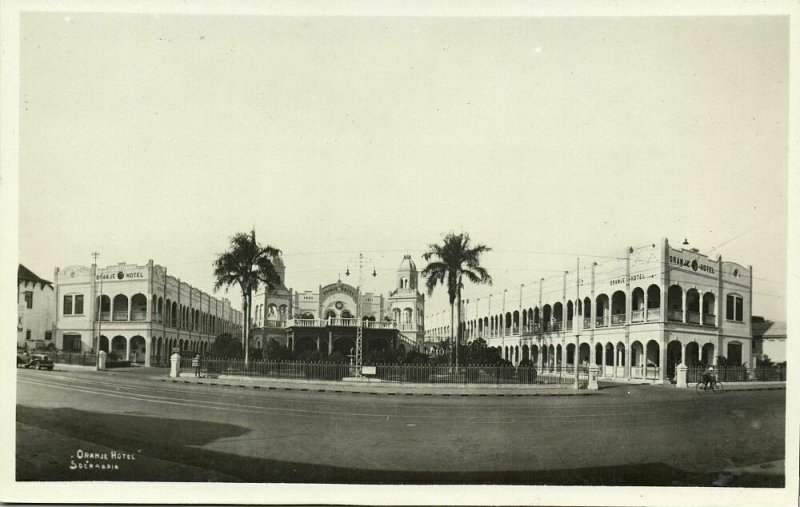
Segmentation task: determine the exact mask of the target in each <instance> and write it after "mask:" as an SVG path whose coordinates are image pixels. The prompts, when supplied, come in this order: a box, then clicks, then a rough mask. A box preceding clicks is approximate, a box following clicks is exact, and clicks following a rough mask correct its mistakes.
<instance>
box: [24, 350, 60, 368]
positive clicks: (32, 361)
mask: <svg viewBox="0 0 800 507" xmlns="http://www.w3.org/2000/svg"><path fill="white" fill-rule="evenodd" d="M20 366H21V367H23V368H36V369H37V370H42V369H47V370H51V371H52V370H53V360H52V359H50V357H49V356H48V355H47V354H37V353H31V352H17V368H19V367H20Z"/></svg>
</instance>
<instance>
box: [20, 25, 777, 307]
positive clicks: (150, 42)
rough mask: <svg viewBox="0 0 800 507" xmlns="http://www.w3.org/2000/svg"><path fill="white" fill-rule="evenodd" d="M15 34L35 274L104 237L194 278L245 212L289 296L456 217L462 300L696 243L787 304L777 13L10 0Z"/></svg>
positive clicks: (440, 300)
mask: <svg viewBox="0 0 800 507" xmlns="http://www.w3.org/2000/svg"><path fill="white" fill-rule="evenodd" d="M20 35H21V46H20V72H21V73H20V90H21V100H20V133H21V137H20V140H21V144H20V173H19V185H20V188H19V191H20V201H19V202H20V204H19V213H20V214H19V225H20V228H19V234H20V238H19V239H20V262H22V263H23V264H25V265H26V266H27V267H29V268H30V269H32V270H33V271H34V272H36V273H37V274H39V275H40V276H42V277H44V278H48V279H51V278H52V276H53V268H54V267H55V266H61V267H64V266H68V265H72V264H83V265H89V264H91V261H92V258H91V256H90V254H91V252H93V251H95V250H97V251H99V252H100V254H101V256H100V259H99V264H100V265H101V266H106V265H109V264H115V263H118V262H121V261H127V262H129V263H139V264H144V263H146V262H147V260H148V259H151V258H152V259H153V260H154V261H155V262H156V263H158V264H162V265H165V266H167V267H168V269H169V273H170V274H172V275H175V276H177V277H180V278H181V279H182V280H185V281H187V282H189V283H191V284H193V285H195V286H197V287H199V288H201V289H203V290H206V291H208V292H211V288H212V284H213V280H212V276H211V262H212V260H213V259H214V256H215V254H216V253H219V252H221V251H223V250H225V249H226V248H227V246H228V245H227V242H228V238H229V237H230V236H231V235H232V234H233V233H235V232H237V231H248V230H249V229H250V228H252V227H253V226H255V228H256V231H257V235H258V239H259V240H261V241H263V242H266V243H269V244H271V245H273V246H275V247H278V248H281V249H282V250H283V251H284V252H285V262H286V266H287V285H289V286H291V287H292V288H294V289H297V290H305V289H310V290H316V289H317V287H318V286H319V285H320V284H322V285H324V284H327V283H331V282H335V281H336V279H337V275H338V274H339V273H341V276H342V277H343V280H345V281H348V280H350V281H352V282H353V283H355V282H354V281H353V279H354V276H353V274H352V273H353V272H354V264H353V263H352V262H350V263H348V261H349V260H350V259H352V258H355V257H357V255H358V252H364V253H365V255H367V256H368V257H369V258H371V259H372V260H374V262H375V268H376V270H377V272H378V275H379V276H378V277H377V278H375V279H374V280H373V279H370V280H369V281H367V282H366V283H365V288H366V289H367V290H372V291H376V292H382V293H386V292H388V291H389V290H390V289H391V288H393V285H394V273H395V270H396V268H397V266H398V265H399V263H400V261H401V260H402V257H403V254H405V253H409V254H412V255H413V258H414V260H415V262H416V263H417V266H418V267H419V268H420V269H421V268H422V267H423V266H424V261H422V259H421V258H420V255H421V253H422V252H423V251H424V250H425V249H426V246H427V245H428V244H429V243H432V242H437V241H439V240H440V239H441V237H442V235H443V234H444V233H446V232H449V231H456V232H459V231H462V230H463V231H467V232H469V233H470V234H471V236H472V237H473V239H474V240H475V241H477V242H480V243H485V244H487V245H489V246H491V247H492V248H493V252H491V253H490V254H489V255H487V256H486V257H485V260H484V261H485V266H486V267H487V268H488V269H489V271H490V273H491V274H492V275H493V276H494V279H495V284H494V286H493V287H491V288H481V289H475V288H472V287H468V288H467V289H466V291H465V297H472V298H474V297H485V296H486V295H488V294H489V293H490V292H493V293H495V294H498V293H502V291H503V289H509V292H511V291H512V290H514V291H515V292H516V291H518V290H519V289H518V288H519V285H520V283H531V282H532V281H534V280H538V279H539V278H541V277H546V276H550V275H554V274H556V273H560V272H563V271H564V270H566V269H572V268H573V267H574V266H575V262H576V259H577V258H578V257H581V259H585V260H586V261H591V260H597V259H599V258H602V256H613V255H623V253H624V250H625V248H626V247H627V246H629V245H630V246H641V245H645V244H650V243H657V242H658V241H659V239H660V238H662V237H667V238H669V239H670V241H671V243H673V244H674V245H676V246H678V245H679V244H680V243H681V242H682V241H683V240H684V238H688V240H689V242H690V243H691V246H692V247H696V248H699V249H700V250H701V252H704V253H708V252H711V254H712V255H713V256H716V255H717V254H721V255H722V256H723V258H724V259H727V260H732V261H736V262H739V263H741V264H744V265H748V264H752V265H753V270H754V276H755V280H754V291H755V293H754V313H756V314H763V315H765V316H767V317H769V318H772V319H784V318H785V315H786V313H785V309H784V306H785V291H786V286H785V278H786V266H785V264H786V228H787V195H786V194H787V150H788V147H787V146H788V145H787V119H788V58H789V56H788V55H789V52H788V51H789V50H788V47H789V44H788V22H787V20H786V18H780V17H767V16H759V17H756V16H752V17H717V18H712V17H705V18H704V17H685V18H684V17H673V18H665V17H661V18H659V17H651V18H589V17H587V18H424V17H420V18H383V17H380V18H378V17H360V18H352V17H335V18H331V17H258V16H242V17H237V16H181V15H161V16H156V15H135V14H124V15H123V14H86V13H83V14H82V13H74V14H70V13H33V14H31V13H25V14H23V16H22V18H21V22H20ZM712 249H713V251H712ZM592 256H601V257H592ZM348 265H349V268H350V271H351V276H350V278H349V279H348V278H346V277H345V276H344V272H345V269H346V268H347V267H348ZM370 267H371V266H370ZM229 297H230V298H231V299H232V301H233V303H234V304H235V305H236V306H237V307H238V306H240V301H239V294H238V292H231V293H229ZM444 302H445V296H444V295H443V294H442V293H440V291H437V293H436V294H435V295H434V297H433V299H432V300H431V302H430V303H429V305H428V315H429V316H430V315H432V314H434V313H436V312H437V311H439V310H441V309H442V308H443V306H444Z"/></svg>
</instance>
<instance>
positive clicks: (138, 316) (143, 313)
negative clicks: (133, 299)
mask: <svg viewBox="0 0 800 507" xmlns="http://www.w3.org/2000/svg"><path fill="white" fill-rule="evenodd" d="M131 320H137V321H142V320H147V310H136V311H132V312H131Z"/></svg>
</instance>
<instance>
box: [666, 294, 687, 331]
mask: <svg viewBox="0 0 800 507" xmlns="http://www.w3.org/2000/svg"><path fill="white" fill-rule="evenodd" d="M668 295H669V294H668ZM681 308H683V323H684V324H686V293H685V292H683V290H681Z"/></svg>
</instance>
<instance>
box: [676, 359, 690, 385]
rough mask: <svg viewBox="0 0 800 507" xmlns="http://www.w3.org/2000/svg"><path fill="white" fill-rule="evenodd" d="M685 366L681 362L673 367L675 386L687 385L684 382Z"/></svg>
mask: <svg viewBox="0 0 800 507" xmlns="http://www.w3.org/2000/svg"><path fill="white" fill-rule="evenodd" d="M688 369H689V368H687V366H686V365H685V364H683V363H681V364H679V365H678V366H676V367H675V380H676V386H677V387H688V386H687V384H686V370H688Z"/></svg>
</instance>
